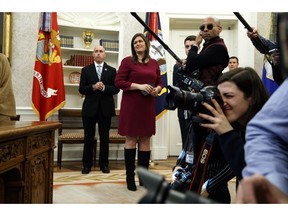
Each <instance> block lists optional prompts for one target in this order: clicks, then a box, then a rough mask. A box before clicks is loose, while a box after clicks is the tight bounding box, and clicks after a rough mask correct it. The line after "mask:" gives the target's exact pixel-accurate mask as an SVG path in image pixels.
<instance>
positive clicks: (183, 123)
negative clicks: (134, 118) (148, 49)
mask: <svg viewBox="0 0 288 216" xmlns="http://www.w3.org/2000/svg"><path fill="white" fill-rule="evenodd" d="M195 40H196V36H195V35H189V36H187V37H186V38H185V40H184V46H185V53H186V55H188V53H189V50H190V49H191V47H192V45H193V44H194V43H195ZM180 67H181V65H180V64H179V63H176V64H175V65H174V67H173V85H174V86H178V87H179V88H180V89H184V90H187V86H186V85H184V84H183V82H182V80H181V78H182V77H181V76H180V74H179V71H180V69H179V68H180ZM177 115H178V119H179V125H180V132H181V139H182V149H186V140H187V128H188V122H187V119H188V111H187V110H183V109H179V108H178V111H177Z"/></svg>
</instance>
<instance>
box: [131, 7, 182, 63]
mask: <svg viewBox="0 0 288 216" xmlns="http://www.w3.org/2000/svg"><path fill="white" fill-rule="evenodd" d="M131 15H132V16H134V17H135V18H136V19H137V20H138V22H140V23H141V24H142V25H143V26H144V27H145V28H146V29H147V30H148V31H149V33H151V34H152V35H153V37H155V38H156V39H157V41H158V42H159V43H160V44H161V45H162V46H163V47H164V49H165V50H167V51H168V52H169V53H170V54H171V55H172V57H173V58H174V59H175V60H176V61H177V62H179V63H180V64H182V60H181V59H180V58H179V57H178V56H177V55H176V54H175V53H174V52H173V51H172V50H171V49H170V48H169V46H168V45H167V44H165V43H164V42H163V40H162V39H161V38H160V37H159V36H158V35H157V34H156V33H155V32H154V31H153V30H152V29H151V28H150V27H149V26H148V25H147V24H146V23H145V22H144V21H143V20H142V19H141V18H140V17H139V16H138V15H137V13H135V12H131Z"/></svg>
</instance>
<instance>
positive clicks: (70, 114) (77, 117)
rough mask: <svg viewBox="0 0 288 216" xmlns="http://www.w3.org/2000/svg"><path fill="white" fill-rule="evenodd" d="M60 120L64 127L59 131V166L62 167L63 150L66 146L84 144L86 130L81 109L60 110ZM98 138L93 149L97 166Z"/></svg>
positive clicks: (94, 161)
mask: <svg viewBox="0 0 288 216" xmlns="http://www.w3.org/2000/svg"><path fill="white" fill-rule="evenodd" d="M58 119H59V121H60V122H61V123H62V126H61V127H60V128H59V129H58V152H57V153H58V155H57V164H58V166H59V168H60V169H61V167H62V150H63V145H64V144H84V129H83V123H82V116H81V109H59V111H58ZM96 149H97V136H96V135H95V144H94V147H93V163H94V167H95V166H96Z"/></svg>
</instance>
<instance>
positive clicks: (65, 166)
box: [54, 157, 177, 172]
mask: <svg viewBox="0 0 288 216" xmlns="http://www.w3.org/2000/svg"><path fill="white" fill-rule="evenodd" d="M176 161H177V157H168V159H167V160H155V161H151V162H150V168H151V169H155V170H157V169H158V170H171V172H172V168H173V167H174V166H175V163H176ZM109 168H110V170H125V162H124V160H110V161H109ZM81 170H82V162H81V161H63V162H62V168H61V169H59V167H58V166H57V164H55V165H54V172H71V171H79V172H81ZM93 170H100V168H99V166H98V165H96V167H95V168H94V167H92V171H93Z"/></svg>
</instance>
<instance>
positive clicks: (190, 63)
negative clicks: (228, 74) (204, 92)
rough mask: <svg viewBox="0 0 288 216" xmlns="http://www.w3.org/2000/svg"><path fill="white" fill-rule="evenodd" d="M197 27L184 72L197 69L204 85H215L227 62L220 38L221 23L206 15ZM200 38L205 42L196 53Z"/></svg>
mask: <svg viewBox="0 0 288 216" xmlns="http://www.w3.org/2000/svg"><path fill="white" fill-rule="evenodd" d="M199 29H200V32H199V34H198V35H197V37H196V41H195V43H194V45H193V46H192V47H191V49H190V51H189V54H188V57H187V62H186V72H187V73H189V72H190V73H191V72H193V71H195V70H199V80H200V81H202V82H204V84H206V85H215V83H216V81H217V79H218V78H219V77H220V75H221V74H222V71H223V70H224V69H225V68H226V67H227V65H228V62H229V54H228V50H227V47H226V45H225V43H224V40H223V39H221V38H220V33H221V32H222V27H221V23H220V21H219V19H217V18H215V17H207V18H205V19H204V20H203V22H202V24H201V25H200V27H199ZM202 39H204V41H205V42H204V44H203V48H202V50H201V52H199V53H198V49H199V47H200V44H201V42H202ZM188 71H189V72H188Z"/></svg>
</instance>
